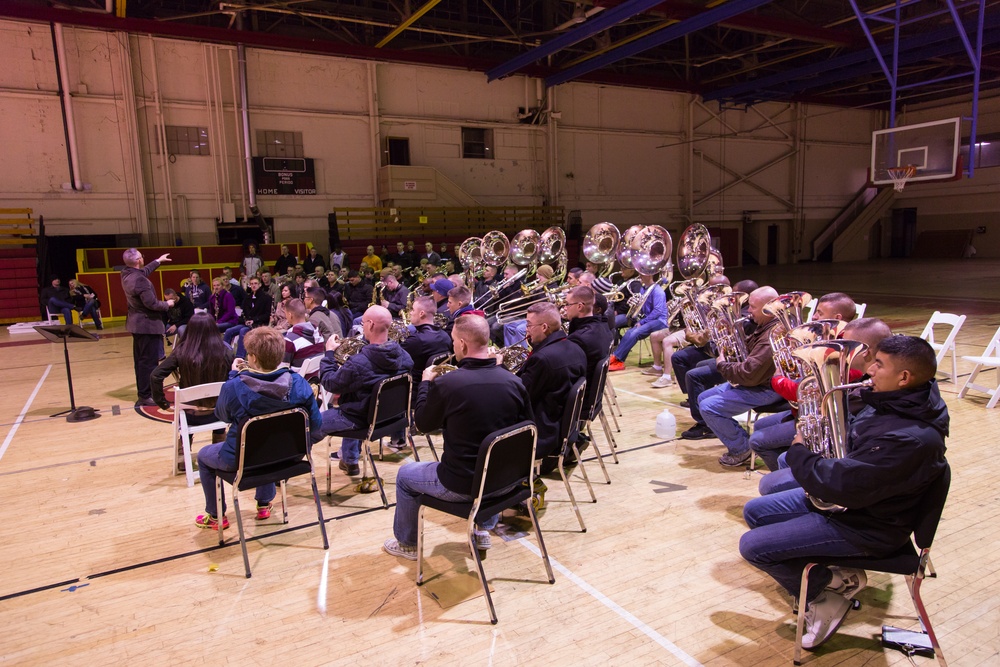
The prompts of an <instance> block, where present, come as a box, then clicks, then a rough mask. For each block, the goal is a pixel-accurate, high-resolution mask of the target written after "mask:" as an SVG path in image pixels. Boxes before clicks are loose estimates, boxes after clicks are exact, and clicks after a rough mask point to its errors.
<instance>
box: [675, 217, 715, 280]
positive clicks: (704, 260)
mask: <svg viewBox="0 0 1000 667" xmlns="http://www.w3.org/2000/svg"><path fill="white" fill-rule="evenodd" d="M711 251H712V235H711V234H709V233H708V228H707V227H705V225H702V224H700V223H696V224H693V225H691V226H689V227H688V228H687V229H685V230H684V231H683V232H681V237H680V239H678V241H677V271H678V272H679V273H680V274H681V277H682V278H684V279H685V280H687V279H691V278H698V277H700V276H701V275H702V274H704V273H705V269H706V268H707V267H708V258H709V255H710V254H711ZM719 257H720V259H721V255H720V256H719Z"/></svg>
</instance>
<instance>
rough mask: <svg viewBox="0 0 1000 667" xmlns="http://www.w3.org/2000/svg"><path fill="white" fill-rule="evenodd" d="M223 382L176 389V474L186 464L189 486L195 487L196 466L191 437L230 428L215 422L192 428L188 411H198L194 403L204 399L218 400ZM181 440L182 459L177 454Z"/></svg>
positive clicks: (174, 447)
mask: <svg viewBox="0 0 1000 667" xmlns="http://www.w3.org/2000/svg"><path fill="white" fill-rule="evenodd" d="M223 384H224V383H223V382H209V383H208V384H197V385H195V386H193V387H186V388H184V389H181V388H180V387H177V388H175V389H174V444H173V451H174V472H173V474H174V475H176V474H178V468H179V464H180V463H182V462H183V463H184V474H185V475H186V476H187V485H188V486H194V465H193V464H192V460H191V436H192V435H194V434H195V433H204V432H205V431H214V430H215V429H219V428H228V427H229V424H227V423H226V422H220V421H214V422H212V423H211V424H200V425H198V426H192V425H189V424H188V420H187V412H185V408H187V409H196V408H197V407H198V406H197V405H195V404H194V403H195V402H196V401H200V400H201V399H203V398H218V397H219V392H220V391H222V385H223ZM178 435H179V436H180V438H181V448H182V454H183V456H182V457H179V456H178V454H177V436H178Z"/></svg>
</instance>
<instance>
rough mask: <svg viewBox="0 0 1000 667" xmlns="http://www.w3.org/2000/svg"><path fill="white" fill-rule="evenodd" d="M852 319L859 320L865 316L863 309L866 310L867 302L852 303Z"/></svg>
mask: <svg viewBox="0 0 1000 667" xmlns="http://www.w3.org/2000/svg"><path fill="white" fill-rule="evenodd" d="M854 309H855V310H854V319H856V320H860V319H861V318H862V317H864V316H865V311H866V310H868V304H867V303H856V304H854Z"/></svg>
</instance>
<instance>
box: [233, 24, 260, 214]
mask: <svg viewBox="0 0 1000 667" xmlns="http://www.w3.org/2000/svg"><path fill="white" fill-rule="evenodd" d="M236 54H237V56H238V60H239V80H240V104H241V106H242V110H241V111H242V113H241V115H242V118H243V159H244V161H245V164H246V171H247V180H246V186H247V200H248V201H249V202H250V208H254V207H256V206H257V190H256V189H255V187H254V182H253V157H252V156H251V148H250V102H249V100H248V95H247V49H246V47H245V46H244V45H243V44H242V43H240V44H237V45H236ZM243 219H244V220H248V219H249V212H248V211H246V210H244V212H243Z"/></svg>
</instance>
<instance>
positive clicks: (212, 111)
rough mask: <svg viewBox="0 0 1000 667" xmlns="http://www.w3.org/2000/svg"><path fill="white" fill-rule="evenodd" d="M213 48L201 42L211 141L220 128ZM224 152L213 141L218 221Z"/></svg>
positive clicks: (220, 213)
mask: <svg viewBox="0 0 1000 667" xmlns="http://www.w3.org/2000/svg"><path fill="white" fill-rule="evenodd" d="M213 48H215V47H213V46H212V45H211V44H202V45H201V53H202V58H203V59H202V63H203V64H204V65H205V104H206V105H207V106H208V128H209V136H210V138H211V140H212V142H213V143H215V142H217V141H218V140H219V134H220V130H219V127H218V125H217V124H216V122H215V121H216V104H217V103H218V100H216V99H215V95H214V94H213V93H212V84H211V79H210V74H209V70H208V61H209V59H210V58H211V54H210V51H211V50H212V49H213ZM225 157H226V156H225V155H224V154H220V153H219V144H218V143H215V149H214V150H213V151H212V177H213V178H214V179H215V205H216V211H217V213H218V219H219V221H221V220H222V191H221V189H220V187H219V160H220V159H222V160H224V159H225Z"/></svg>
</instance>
